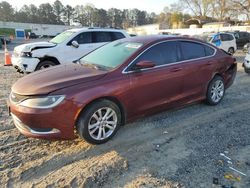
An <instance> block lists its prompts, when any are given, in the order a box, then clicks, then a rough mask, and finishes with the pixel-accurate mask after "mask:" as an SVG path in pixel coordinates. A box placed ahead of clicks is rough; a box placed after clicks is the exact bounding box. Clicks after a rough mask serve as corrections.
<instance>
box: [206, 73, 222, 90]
mask: <svg viewBox="0 0 250 188" xmlns="http://www.w3.org/2000/svg"><path fill="white" fill-rule="evenodd" d="M216 76H219V77H221V78H222V79H223V80H224V78H223V76H222V75H221V74H220V73H215V74H214V76H213V77H212V79H211V80H210V81H209V82H208V84H207V90H208V87H209V84H210V83H211V82H212V80H213V79H214V78H215V77H216Z"/></svg>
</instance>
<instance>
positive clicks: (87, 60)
mask: <svg viewBox="0 0 250 188" xmlns="http://www.w3.org/2000/svg"><path fill="white" fill-rule="evenodd" d="M142 45H143V44H142V43H136V42H123V41H114V42H111V43H109V44H107V45H105V46H103V47H101V48H98V49H97V50H95V51H93V52H92V53H90V54H88V55H86V56H84V57H83V58H81V59H80V60H79V61H80V63H81V64H83V65H85V64H86V65H93V66H96V67H103V68H106V69H108V70H110V69H114V68H115V67H117V66H119V65H121V64H122V63H123V62H124V61H125V60H126V59H127V58H129V56H131V55H132V54H133V53H134V52H135V51H137V50H138V49H139V48H140V47H141V46H142Z"/></svg>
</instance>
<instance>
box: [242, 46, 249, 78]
mask: <svg viewBox="0 0 250 188" xmlns="http://www.w3.org/2000/svg"><path fill="white" fill-rule="evenodd" d="M243 67H244V69H245V72H246V73H248V74H250V48H249V49H248V52H247V54H246V57H245V60H244V63H243Z"/></svg>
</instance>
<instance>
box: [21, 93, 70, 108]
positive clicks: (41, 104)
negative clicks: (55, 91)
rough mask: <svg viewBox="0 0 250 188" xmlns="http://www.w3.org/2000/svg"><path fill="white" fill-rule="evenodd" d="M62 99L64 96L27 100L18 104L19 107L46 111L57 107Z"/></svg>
mask: <svg viewBox="0 0 250 188" xmlns="http://www.w3.org/2000/svg"><path fill="white" fill-rule="evenodd" d="M64 98H65V96H64V95H54V96H46V97H34V98H27V99H25V100H23V101H22V102H20V103H19V105H20V106H24V107H29V108H40V109H47V108H53V107H55V106H57V105H59V104H60V103H61V102H62V101H63V100H64Z"/></svg>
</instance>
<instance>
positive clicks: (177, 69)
mask: <svg viewBox="0 0 250 188" xmlns="http://www.w3.org/2000/svg"><path fill="white" fill-rule="evenodd" d="M181 70H182V68H181V67H178V68H173V69H172V70H171V72H178V71H181Z"/></svg>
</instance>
